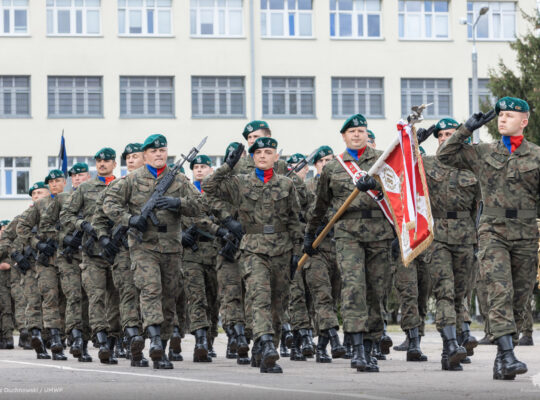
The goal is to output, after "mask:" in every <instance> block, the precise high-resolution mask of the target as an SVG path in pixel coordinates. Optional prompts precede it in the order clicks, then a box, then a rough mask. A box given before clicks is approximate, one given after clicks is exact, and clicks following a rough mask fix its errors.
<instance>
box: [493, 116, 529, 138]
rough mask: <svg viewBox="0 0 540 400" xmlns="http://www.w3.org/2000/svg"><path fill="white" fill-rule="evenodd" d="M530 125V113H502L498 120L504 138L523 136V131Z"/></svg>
mask: <svg viewBox="0 0 540 400" xmlns="http://www.w3.org/2000/svg"><path fill="white" fill-rule="evenodd" d="M528 124H529V115H528V113H523V112H518V111H501V112H499V118H498V119H497V127H498V128H499V133H500V134H501V135H504V136H516V135H523V129H525V127H526V126H527V125H528Z"/></svg>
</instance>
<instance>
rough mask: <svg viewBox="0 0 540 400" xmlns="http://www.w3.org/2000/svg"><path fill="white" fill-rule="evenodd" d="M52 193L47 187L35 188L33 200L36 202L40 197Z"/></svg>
mask: <svg viewBox="0 0 540 400" xmlns="http://www.w3.org/2000/svg"><path fill="white" fill-rule="evenodd" d="M50 195H51V192H49V190H48V189H45V188H39V189H34V190H33V191H32V201H33V202H34V203H35V202H36V201H38V200H39V199H42V198H44V197H47V196H50Z"/></svg>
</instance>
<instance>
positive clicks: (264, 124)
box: [242, 121, 270, 140]
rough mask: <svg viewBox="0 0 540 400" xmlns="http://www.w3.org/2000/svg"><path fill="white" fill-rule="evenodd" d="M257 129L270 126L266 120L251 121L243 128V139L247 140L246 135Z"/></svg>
mask: <svg viewBox="0 0 540 400" xmlns="http://www.w3.org/2000/svg"><path fill="white" fill-rule="evenodd" d="M259 129H270V127H269V126H268V123H267V122H266V121H251V122H250V123H248V124H247V125H246V127H245V128H244V132H242V135H243V136H244V139H246V140H247V137H248V135H249V134H250V133H252V132H255V131H258V130H259Z"/></svg>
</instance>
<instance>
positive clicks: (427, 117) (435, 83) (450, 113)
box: [400, 78, 454, 119]
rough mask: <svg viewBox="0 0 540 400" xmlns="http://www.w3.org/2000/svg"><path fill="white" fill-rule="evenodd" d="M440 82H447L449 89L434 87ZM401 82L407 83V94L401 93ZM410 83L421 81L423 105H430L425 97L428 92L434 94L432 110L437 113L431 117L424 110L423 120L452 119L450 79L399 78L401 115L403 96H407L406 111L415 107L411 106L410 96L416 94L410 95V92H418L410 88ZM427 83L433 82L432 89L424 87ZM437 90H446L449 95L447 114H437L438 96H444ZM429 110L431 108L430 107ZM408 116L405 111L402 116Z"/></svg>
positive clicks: (402, 89)
mask: <svg viewBox="0 0 540 400" xmlns="http://www.w3.org/2000/svg"><path fill="white" fill-rule="evenodd" d="M440 80H444V81H448V83H449V85H448V86H449V88H448V89H446V88H438V87H436V85H437V83H438V82H437V81H440ZM403 81H407V82H408V87H407V88H406V90H407V93H405V94H404V93H403V91H404V88H403ZM411 81H423V82H422V103H424V104H428V103H430V102H431V101H428V99H427V96H428V95H430V94H431V93H430V92H429V91H430V90H433V91H434V93H433V106H432V107H433V108H432V109H434V110H436V111H437V112H436V113H434V114H433V115H431V114H428V113H429V111H428V110H426V111H427V112H424V118H425V119H442V118H453V115H452V114H453V112H454V104H453V102H454V94H453V84H452V78H401V80H400V96H401V97H400V98H401V112H402V114H403V96H404V95H405V96H407V106H408V107H407V110H410V108H411V107H412V106H413V105H417V104H412V102H411V95H413V94H415V95H417V93H412V91H415V90H416V91H418V90H420V89H419V88H411V87H410V82H411ZM427 81H434V87H433V88H427V87H426V82H427ZM439 90H448V92H449V93H448V94H449V97H450V98H449V102H448V104H449V113H448V114H439V113H438V112H439V97H438V96H439V95H441V94H442V95H444V94H445V93H439ZM430 108H431V107H430ZM408 114H409V112H408V111H407V114H406V115H403V117H406V116H407V115H408Z"/></svg>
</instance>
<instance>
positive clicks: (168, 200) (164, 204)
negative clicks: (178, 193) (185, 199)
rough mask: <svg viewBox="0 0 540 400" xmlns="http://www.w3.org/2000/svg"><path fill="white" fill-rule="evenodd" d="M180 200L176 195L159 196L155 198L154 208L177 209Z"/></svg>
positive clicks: (180, 202)
mask: <svg viewBox="0 0 540 400" xmlns="http://www.w3.org/2000/svg"><path fill="white" fill-rule="evenodd" d="M180 204H182V201H181V200H180V199H179V198H178V197H166V196H163V197H160V198H159V199H157V200H156V208H159V209H160V210H169V211H178V209H179V208H180Z"/></svg>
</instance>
